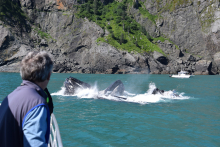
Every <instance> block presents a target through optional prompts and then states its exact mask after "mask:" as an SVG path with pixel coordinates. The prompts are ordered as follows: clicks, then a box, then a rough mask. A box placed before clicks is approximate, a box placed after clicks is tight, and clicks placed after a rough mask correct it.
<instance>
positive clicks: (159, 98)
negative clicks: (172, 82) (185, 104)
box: [51, 83, 190, 104]
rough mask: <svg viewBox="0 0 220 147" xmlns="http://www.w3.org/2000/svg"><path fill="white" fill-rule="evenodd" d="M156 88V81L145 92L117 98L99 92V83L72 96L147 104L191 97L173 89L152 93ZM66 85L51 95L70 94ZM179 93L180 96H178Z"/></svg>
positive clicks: (127, 94) (127, 93)
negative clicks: (67, 92)
mask: <svg viewBox="0 0 220 147" xmlns="http://www.w3.org/2000/svg"><path fill="white" fill-rule="evenodd" d="M155 88H156V85H155V84H154V83H150V84H149V89H148V90H147V91H146V93H144V94H134V93H129V92H128V91H125V92H124V94H125V96H123V97H122V98H117V97H113V96H104V95H103V94H101V92H99V90H98V88H97V85H96V84H95V85H94V86H92V88H90V89H89V88H88V89H83V90H79V91H77V92H76V94H74V95H72V96H76V97H78V98H95V99H97V98H98V97H101V98H102V99H108V100H113V101H124V102H132V103H140V104H147V103H160V102H170V101H173V100H184V99H189V98H190V97H188V96H184V93H178V92H175V91H173V90H169V91H164V93H163V94H152V92H153V90H154V89H155ZM64 91H65V87H61V90H59V91H58V92H55V93H52V94H51V95H62V96H69V95H64ZM176 95H179V96H176Z"/></svg>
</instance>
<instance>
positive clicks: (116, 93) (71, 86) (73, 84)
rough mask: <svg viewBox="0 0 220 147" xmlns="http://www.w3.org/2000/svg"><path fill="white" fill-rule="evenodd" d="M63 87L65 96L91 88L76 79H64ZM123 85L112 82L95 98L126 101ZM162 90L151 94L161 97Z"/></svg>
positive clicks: (119, 81)
mask: <svg viewBox="0 0 220 147" xmlns="http://www.w3.org/2000/svg"><path fill="white" fill-rule="evenodd" d="M64 86H65V92H64V94H65V95H74V94H76V92H77V91H78V90H83V89H89V88H91V86H90V85H89V84H88V83H85V82H82V81H80V80H78V79H76V78H73V77H69V78H66V80H65V82H64ZM124 90H125V88H124V84H123V83H122V81H121V80H117V81H115V82H113V83H112V84H111V85H110V86H109V87H107V88H106V89H105V90H103V91H100V92H99V93H98V95H97V98H99V99H106V98H107V97H114V98H117V99H121V100H126V99H127V98H126V97H125V95H124ZM163 93H164V90H160V89H158V88H155V89H154V90H153V92H152V94H162V95H163ZM173 96H176V97H178V96H179V95H178V94H175V93H174V94H173Z"/></svg>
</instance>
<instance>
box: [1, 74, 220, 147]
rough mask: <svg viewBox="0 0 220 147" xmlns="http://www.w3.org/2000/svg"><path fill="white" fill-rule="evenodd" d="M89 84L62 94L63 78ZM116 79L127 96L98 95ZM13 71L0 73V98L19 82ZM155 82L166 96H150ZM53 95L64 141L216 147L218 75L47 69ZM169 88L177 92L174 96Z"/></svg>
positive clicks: (100, 146) (118, 146)
mask: <svg viewBox="0 0 220 147" xmlns="http://www.w3.org/2000/svg"><path fill="white" fill-rule="evenodd" d="M69 76H72V77H75V78H77V79H79V80H81V81H84V82H86V83H89V84H90V85H92V88H91V89H87V90H84V91H79V92H78V93H77V94H76V95H73V96H67V95H64V87H63V82H64V80H65V79H66V78H67V77H69ZM116 80H121V81H122V82H123V84H124V86H125V93H126V96H127V98H128V99H127V100H123V101H119V100H117V99H113V98H110V97H108V98H106V99H97V98H96V96H97V94H98V91H101V90H104V89H105V88H107V87H108V86H109V85H110V84H111V83H113V82H114V81H116ZM21 81H22V80H21V78H20V75H19V74H18V73H0V91H1V92H0V103H1V101H2V100H3V98H4V97H5V96H7V94H9V93H10V92H12V91H13V90H14V89H15V88H16V87H17V86H18V85H20V83H21ZM155 87H157V88H159V89H161V90H165V95H160V94H157V95H152V94H151V92H152V90H153V89H154V88H155ZM48 89H49V91H50V92H51V94H52V97H53V101H54V105H55V109H54V114H55V116H56V118H57V121H58V124H59V128H60V132H61V137H62V141H63V145H64V146H65V147H68V146H77V147H79V146H80V147H124V146H129V147H142V146H152V147H161V146H163V147H164V146H165V147H172V146H174V147H219V146H220V76H219V75H215V76H199V75H198V76H197V75H196V76H193V77H192V78H189V79H175V78H170V77H169V76H168V75H142V74H140V75H139V74H136V75H104V74H99V75H94V74H58V73H54V74H52V77H51V81H50V83H49V85H48ZM173 89H175V91H176V94H179V95H180V96H179V97H175V96H173Z"/></svg>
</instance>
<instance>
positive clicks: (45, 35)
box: [33, 28, 55, 40]
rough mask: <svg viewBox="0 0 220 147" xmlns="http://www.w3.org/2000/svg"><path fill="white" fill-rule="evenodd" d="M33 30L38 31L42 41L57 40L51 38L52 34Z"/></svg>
mask: <svg viewBox="0 0 220 147" xmlns="http://www.w3.org/2000/svg"><path fill="white" fill-rule="evenodd" d="M33 30H34V31H36V32H37V34H38V35H39V36H40V37H41V38H42V39H46V40H49V39H52V40H55V39H53V38H52V37H51V36H50V34H48V33H45V32H43V31H41V30H40V29H39V28H34V29H33Z"/></svg>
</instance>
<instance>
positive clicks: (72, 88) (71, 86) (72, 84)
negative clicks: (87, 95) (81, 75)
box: [64, 77, 91, 95]
mask: <svg viewBox="0 0 220 147" xmlns="http://www.w3.org/2000/svg"><path fill="white" fill-rule="evenodd" d="M64 86H65V92H64V94H65V95H74V94H76V91H77V90H83V89H87V88H91V86H90V85H89V84H87V83H85V82H82V81H80V80H78V79H76V78H73V77H69V78H66V80H65V82H64Z"/></svg>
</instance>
